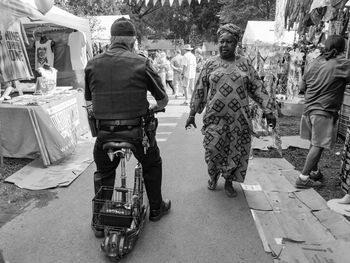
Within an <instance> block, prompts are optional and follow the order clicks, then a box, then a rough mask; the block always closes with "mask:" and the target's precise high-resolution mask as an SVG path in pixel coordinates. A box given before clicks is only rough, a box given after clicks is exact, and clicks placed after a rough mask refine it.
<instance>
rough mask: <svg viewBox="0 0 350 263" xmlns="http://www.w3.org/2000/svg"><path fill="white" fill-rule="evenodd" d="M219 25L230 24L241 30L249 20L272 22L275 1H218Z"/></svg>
mask: <svg viewBox="0 0 350 263" xmlns="http://www.w3.org/2000/svg"><path fill="white" fill-rule="evenodd" d="M219 1H220V3H221V4H222V8H221V11H220V12H219V15H220V21H221V23H226V22H232V23H234V24H236V25H238V26H239V27H241V28H242V29H243V30H244V29H245V27H246V26H247V22H248V21H249V20H262V21H265V20H274V18H275V9H276V0H244V1H242V0H219Z"/></svg>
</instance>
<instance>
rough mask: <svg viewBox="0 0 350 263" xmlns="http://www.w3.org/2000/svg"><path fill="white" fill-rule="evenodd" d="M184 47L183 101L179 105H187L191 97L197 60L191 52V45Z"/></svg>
mask: <svg viewBox="0 0 350 263" xmlns="http://www.w3.org/2000/svg"><path fill="white" fill-rule="evenodd" d="M184 49H185V50H186V53H185V54H184V56H183V77H184V83H183V85H184V94H185V101H184V102H183V103H182V104H181V105H188V100H189V99H191V96H192V93H193V90H194V84H195V83H194V82H195V78H196V66H197V62H196V57H195V55H193V53H192V52H191V51H192V50H193V48H192V47H191V45H185V46H184Z"/></svg>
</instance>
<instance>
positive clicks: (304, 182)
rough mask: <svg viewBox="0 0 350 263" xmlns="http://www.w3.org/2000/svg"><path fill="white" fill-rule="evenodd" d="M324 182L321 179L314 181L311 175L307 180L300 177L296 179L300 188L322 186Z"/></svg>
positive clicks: (296, 184) (296, 183)
mask: <svg viewBox="0 0 350 263" xmlns="http://www.w3.org/2000/svg"><path fill="white" fill-rule="evenodd" d="M321 186H322V183H321V182H319V181H314V180H312V179H311V178H310V177H309V178H308V179H306V180H301V179H300V177H298V179H297V180H296V181H295V187H296V188H300V189H308V188H312V187H316V188H317V187H321Z"/></svg>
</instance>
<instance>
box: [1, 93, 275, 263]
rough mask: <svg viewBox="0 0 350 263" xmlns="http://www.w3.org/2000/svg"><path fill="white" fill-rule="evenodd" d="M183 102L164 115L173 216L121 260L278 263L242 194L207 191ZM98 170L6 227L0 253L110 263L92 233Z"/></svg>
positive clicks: (29, 260) (35, 261)
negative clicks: (266, 249) (233, 195)
mask: <svg viewBox="0 0 350 263" xmlns="http://www.w3.org/2000/svg"><path fill="white" fill-rule="evenodd" d="M181 102H182V101H181V100H176V101H175V100H174V101H172V102H171V104H170V105H169V106H168V108H167V112H166V113H160V114H159V115H158V117H159V120H160V125H159V128H158V136H157V137H158V141H159V146H160V149H161V152H162V156H163V174H164V176H163V186H164V187H163V192H164V197H166V198H170V199H172V201H173V207H172V210H171V213H170V214H169V215H167V216H165V217H164V218H163V219H162V220H161V221H159V222H157V223H153V222H147V224H146V226H145V229H144V232H143V233H142V235H141V237H140V239H139V241H138V243H137V245H136V247H135V249H134V251H133V252H132V253H131V254H130V255H128V257H127V258H125V259H124V260H122V261H121V262H135V263H136V262H142V263H148V262H150V263H155V262H161V263H167V262H174V263H177V262H182V263H187V262H191V263H192V262H198V263H204V262H210V263H213V262H218V263H226V262H230V263H232V262H234V263H243V262H244V263H255V262H259V263H265V262H272V258H271V256H270V255H268V254H266V253H265V252H264V250H263V247H262V243H261V241H260V238H259V236H258V233H257V230H256V227H255V223H254V221H253V218H252V216H251V213H250V210H249V208H248V206H247V203H246V200H245V197H244V195H243V192H242V191H239V195H238V197H237V198H234V199H229V198H227V197H226V196H225V193H224V191H223V181H219V185H218V190H217V191H215V192H211V191H208V190H207V188H206V185H207V176H206V165H205V163H204V157H203V148H202V135H201V133H200V129H195V130H193V129H192V130H189V131H186V130H185V129H184V123H185V115H184V113H185V112H186V111H188V107H184V106H179V105H178V104H180V103H181ZM198 122H199V123H200V121H198ZM91 151H92V149H91ZM94 169H95V165H94V164H92V165H90V166H89V168H88V169H87V170H86V171H85V172H84V173H83V174H82V175H80V176H79V177H78V178H77V179H76V180H75V181H74V182H73V183H72V184H71V185H70V186H69V187H67V188H60V189H55V190H53V191H55V192H57V199H55V200H52V201H50V202H49V204H48V205H47V206H46V207H41V208H35V207H34V206H32V207H30V208H29V209H27V211H26V212H24V213H22V214H21V215H19V216H17V217H16V218H15V219H13V220H12V221H10V222H8V223H7V224H6V225H5V226H3V227H2V228H0V248H2V249H3V250H4V255H5V258H6V259H7V260H8V261H9V262H10V263H24V262H25V263H50V262H53V263H60V262H62V263H71V262H84V263H89V262H91V263H96V262H109V261H108V259H107V258H106V257H105V256H104V254H103V253H102V252H101V251H100V243H101V239H96V238H95V237H94V235H93V233H92V231H91V230H90V220H91V199H92V198H93V181H92V174H93V171H94Z"/></svg>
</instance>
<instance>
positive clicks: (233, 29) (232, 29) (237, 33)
mask: <svg viewBox="0 0 350 263" xmlns="http://www.w3.org/2000/svg"><path fill="white" fill-rule="evenodd" d="M223 33H229V34H231V35H233V37H234V38H235V39H236V41H239V39H240V38H241V29H240V28H239V27H238V26H236V25H234V24H231V23H228V24H225V25H222V26H220V28H219V29H218V31H217V35H218V37H220V36H221V35H222V34H223Z"/></svg>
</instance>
